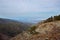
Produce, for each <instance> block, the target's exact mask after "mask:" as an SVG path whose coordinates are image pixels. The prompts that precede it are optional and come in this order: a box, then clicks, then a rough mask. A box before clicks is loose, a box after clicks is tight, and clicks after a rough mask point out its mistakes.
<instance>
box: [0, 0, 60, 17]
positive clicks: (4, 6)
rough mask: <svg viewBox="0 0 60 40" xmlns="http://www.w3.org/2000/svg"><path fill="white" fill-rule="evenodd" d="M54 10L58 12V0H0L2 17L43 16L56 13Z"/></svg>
mask: <svg viewBox="0 0 60 40" xmlns="http://www.w3.org/2000/svg"><path fill="white" fill-rule="evenodd" d="M38 12H39V13H38ZM41 12H44V13H41ZM49 12H50V13H49ZM51 12H53V13H52V14H51ZM55 12H57V13H58V12H60V0H0V16H3V17H9V18H16V17H28V16H29V17H31V16H32V17H37V16H39V17H40V16H43V17H45V16H46V14H47V15H48V16H49V14H51V15H54V14H57V13H55ZM46 17H47V16H46Z"/></svg>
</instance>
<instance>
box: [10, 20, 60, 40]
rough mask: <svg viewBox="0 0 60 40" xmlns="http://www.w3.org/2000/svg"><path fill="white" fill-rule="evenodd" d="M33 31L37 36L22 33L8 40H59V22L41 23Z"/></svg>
mask: <svg viewBox="0 0 60 40" xmlns="http://www.w3.org/2000/svg"><path fill="white" fill-rule="evenodd" d="M35 31H36V32H38V34H30V33H29V32H23V33H22V34H19V35H17V36H16V37H14V38H12V39H10V40H60V21H54V22H48V23H43V24H41V25H39V26H37V28H36V29H35Z"/></svg>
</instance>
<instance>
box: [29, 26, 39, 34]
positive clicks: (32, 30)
mask: <svg viewBox="0 0 60 40" xmlns="http://www.w3.org/2000/svg"><path fill="white" fill-rule="evenodd" d="M36 28H37V27H36V26H32V27H30V28H29V29H28V32H29V33H30V34H38V32H36V31H35V29H36Z"/></svg>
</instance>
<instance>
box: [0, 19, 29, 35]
mask: <svg viewBox="0 0 60 40" xmlns="http://www.w3.org/2000/svg"><path fill="white" fill-rule="evenodd" d="M29 26H30V25H29V24H26V23H22V22H19V21H16V20H11V19H5V18H0V33H3V34H6V35H8V36H15V35H17V34H19V33H21V32H22V31H25V30H27V29H28V28H29Z"/></svg>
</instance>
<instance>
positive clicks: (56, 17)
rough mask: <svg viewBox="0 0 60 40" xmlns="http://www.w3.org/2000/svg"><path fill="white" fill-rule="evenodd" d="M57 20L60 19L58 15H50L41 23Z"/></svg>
mask: <svg viewBox="0 0 60 40" xmlns="http://www.w3.org/2000/svg"><path fill="white" fill-rule="evenodd" d="M58 20H60V15H57V16H53V17H52V16H51V17H50V18H48V19H46V20H45V21H44V22H43V23H47V22H52V21H58Z"/></svg>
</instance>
